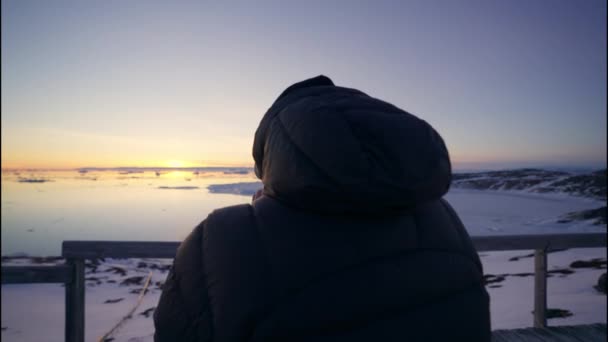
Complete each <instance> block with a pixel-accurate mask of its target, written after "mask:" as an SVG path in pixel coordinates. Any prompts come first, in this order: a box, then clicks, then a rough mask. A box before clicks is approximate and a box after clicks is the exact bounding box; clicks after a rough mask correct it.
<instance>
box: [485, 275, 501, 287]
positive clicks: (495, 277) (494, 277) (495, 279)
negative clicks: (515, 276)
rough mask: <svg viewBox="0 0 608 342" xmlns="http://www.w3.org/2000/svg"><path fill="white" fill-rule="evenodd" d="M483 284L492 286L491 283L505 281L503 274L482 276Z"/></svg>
mask: <svg viewBox="0 0 608 342" xmlns="http://www.w3.org/2000/svg"><path fill="white" fill-rule="evenodd" d="M483 280H484V284H485V285H488V284H492V283H500V282H501V281H504V280H505V275H504V274H499V275H494V274H485V275H484V276H483Z"/></svg>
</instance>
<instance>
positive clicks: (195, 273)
mask: <svg viewBox="0 0 608 342" xmlns="http://www.w3.org/2000/svg"><path fill="white" fill-rule="evenodd" d="M204 225H205V221H203V222H202V223H201V224H200V225H198V226H197V227H196V228H195V229H194V230H193V231H192V233H190V235H189V236H188V237H187V238H186V239H185V240H184V241H183V242H182V244H181V245H180V247H179V248H178V250H177V254H176V256H175V259H174V260H173V267H172V268H171V270H170V271H169V275H168V276H167V280H166V281H165V283H164V285H163V292H162V294H161V296H160V300H159V302H158V306H157V308H156V310H155V311H154V327H155V332H154V341H155V342H164V341H211V329H212V323H211V317H210V314H209V312H210V310H209V300H208V296H207V287H206V286H207V283H206V280H205V274H204V270H203V267H202V261H203V260H202V251H201V248H202V234H203V233H202V232H203V228H204Z"/></svg>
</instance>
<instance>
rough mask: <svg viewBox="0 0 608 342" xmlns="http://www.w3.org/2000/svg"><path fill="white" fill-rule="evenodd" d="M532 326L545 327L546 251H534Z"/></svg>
mask: <svg viewBox="0 0 608 342" xmlns="http://www.w3.org/2000/svg"><path fill="white" fill-rule="evenodd" d="M534 327H535V328H546V327H547V251H546V249H537V250H535V251H534Z"/></svg>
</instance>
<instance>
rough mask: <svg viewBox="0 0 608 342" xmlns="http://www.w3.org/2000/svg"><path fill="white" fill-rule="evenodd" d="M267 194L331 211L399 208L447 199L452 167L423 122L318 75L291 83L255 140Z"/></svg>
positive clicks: (258, 171) (375, 211) (303, 206)
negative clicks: (441, 198) (444, 197)
mask: <svg viewBox="0 0 608 342" xmlns="http://www.w3.org/2000/svg"><path fill="white" fill-rule="evenodd" d="M253 157H254V159H255V172H256V175H257V176H258V177H259V178H260V179H261V180H262V182H263V183H264V193H265V194H266V195H268V196H270V197H273V198H276V199H277V200H279V201H282V202H285V203H286V204H288V205H291V206H294V207H297V208H301V209H304V210H311V211H316V212H322V213H331V214H384V213H387V212H400V211H403V210H406V209H407V208H409V207H411V206H413V205H416V204H419V203H421V202H425V201H429V200H434V199H438V198H440V197H442V196H443V195H444V194H445V193H446V192H447V191H448V189H449V186H450V181H451V165H450V158H449V155H448V151H447V149H446V146H445V144H444V142H443V139H442V138H441V136H440V135H439V134H438V133H437V132H436V131H435V130H434V129H433V128H432V127H431V126H430V125H429V124H428V123H427V122H425V121H424V120H421V119H419V118H417V117H416V116H414V115H412V114H410V113H408V112H406V111H404V110H402V109H399V108H397V107H395V106H393V105H392V104H390V103H387V102H384V101H381V100H378V99H375V98H372V97H370V96H368V95H366V94H365V93H363V92H361V91H358V90H356V89H350V88H344V87H338V86H335V85H334V83H333V82H332V81H331V80H330V79H329V78H327V77H325V76H318V77H315V78H311V79H308V80H305V81H302V82H299V83H296V84H294V85H292V86H290V87H288V88H287V89H286V90H285V91H283V93H282V94H281V95H280V96H279V97H278V99H277V100H276V101H275V102H274V104H273V105H272V106H271V107H270V109H268V111H267V112H266V114H265V115H264V117H263V118H262V121H261V122H260V125H259V127H258V129H257V131H256V133H255V139H254V143H253Z"/></svg>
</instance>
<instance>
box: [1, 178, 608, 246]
mask: <svg viewBox="0 0 608 342" xmlns="http://www.w3.org/2000/svg"><path fill="white" fill-rule="evenodd" d="M24 179H28V180H30V181H32V180H40V179H42V180H48V181H45V182H20V180H22V181H23V180H24ZM255 180H256V179H255V176H254V175H253V174H252V173H248V174H230V173H224V172H222V171H217V170H216V171H209V172H200V173H198V174H195V173H193V172H192V171H171V172H165V173H161V174H160V175H156V173H155V172H154V171H145V172H139V173H126V174H125V173H120V172H119V171H89V172H87V173H83V174H81V173H79V172H78V171H62V172H40V171H39V172H19V173H18V174H17V173H15V172H10V173H9V172H5V173H3V174H2V204H1V206H2V208H1V209H2V215H1V218H2V254H3V255H14V254H20V253H23V254H28V255H40V256H45V255H59V254H60V251H61V242H62V241H63V240H148V241H180V240H182V239H183V238H184V237H185V236H186V235H187V234H188V233H189V232H190V231H191V230H192V228H193V227H195V226H196V225H197V224H198V223H199V222H201V221H202V220H203V219H204V218H205V217H206V216H207V215H208V214H209V213H210V212H211V211H212V210H213V209H216V208H220V207H224V206H228V205H233V204H239V203H246V202H249V201H250V197H249V196H242V195H236V194H217V193H210V192H209V190H208V189H207V186H209V185H211V184H226V183H239V182H253V181H255ZM236 190H238V188H236ZM446 198H447V200H448V201H449V202H450V203H451V204H452V205H453V206H454V208H455V209H456V211H457V212H458V214H459V215H460V217H461V219H462V220H463V222H464V223H465V226H466V227H467V229H468V230H469V232H470V234H471V235H488V234H522V233H524V234H525V233H548V232H584V231H605V230H606V226H605V225H604V226H594V225H591V224H590V223H589V222H582V223H581V222H579V223H574V224H558V223H556V221H557V219H558V218H559V216H561V215H563V214H566V213H568V212H571V211H579V210H583V209H590V208H595V207H598V206H600V205H602V203H601V202H599V201H595V200H590V199H585V198H576V197H570V196H560V195H555V194H554V195H534V194H526V193H504V192H492V191H474V190H461V189H453V190H451V191H450V193H448V195H447V196H446Z"/></svg>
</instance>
